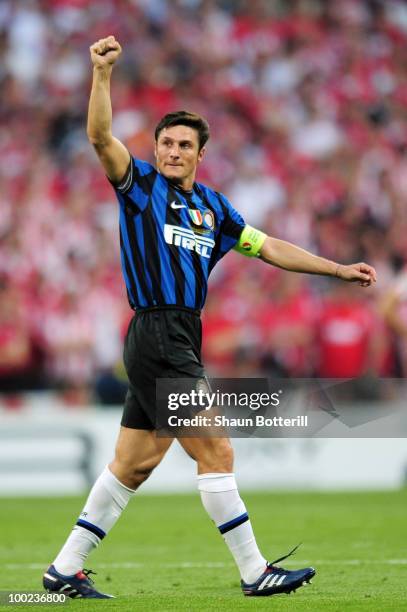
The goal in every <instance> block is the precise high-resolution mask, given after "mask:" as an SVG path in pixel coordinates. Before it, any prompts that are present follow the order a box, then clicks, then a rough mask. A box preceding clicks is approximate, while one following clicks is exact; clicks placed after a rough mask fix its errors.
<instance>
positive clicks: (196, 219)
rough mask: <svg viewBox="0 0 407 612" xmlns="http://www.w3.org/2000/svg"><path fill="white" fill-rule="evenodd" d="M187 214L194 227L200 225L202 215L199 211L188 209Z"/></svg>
mask: <svg viewBox="0 0 407 612" xmlns="http://www.w3.org/2000/svg"><path fill="white" fill-rule="evenodd" d="M188 212H189V216H190V217H191V219H192V223H193V224H194V225H202V214H201V211H200V210H198V209H197V208H190V209H189V210H188Z"/></svg>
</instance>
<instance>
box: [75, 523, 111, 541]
mask: <svg viewBox="0 0 407 612" xmlns="http://www.w3.org/2000/svg"><path fill="white" fill-rule="evenodd" d="M76 524H77V525H78V527H83V528H84V529H87V530H88V531H91V532H92V533H94V534H95V535H97V537H98V538H100V539H101V540H103V538H104V537H105V535H106V533H105V532H104V531H103V529H100V527H97V526H96V525H93V524H92V523H88V521H84V520H83V519H78V520H77V521H76Z"/></svg>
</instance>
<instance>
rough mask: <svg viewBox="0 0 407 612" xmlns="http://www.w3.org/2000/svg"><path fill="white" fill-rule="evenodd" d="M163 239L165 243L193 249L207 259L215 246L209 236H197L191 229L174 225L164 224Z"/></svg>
mask: <svg viewBox="0 0 407 612" xmlns="http://www.w3.org/2000/svg"><path fill="white" fill-rule="evenodd" d="M164 239H165V242H166V243H167V244H173V245H174V246H177V247H182V248H184V249H188V250H189V251H195V252H196V253H198V255H201V256H202V257H206V258H208V259H209V257H210V256H211V252H212V249H213V247H214V246H215V241H214V240H212V239H211V238H207V237H206V236H197V235H196V234H194V232H193V231H192V230H191V229H189V228H186V227H177V226H176V225H168V224H166V225H164Z"/></svg>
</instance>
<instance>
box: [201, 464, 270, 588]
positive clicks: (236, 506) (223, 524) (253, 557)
mask: <svg viewBox="0 0 407 612" xmlns="http://www.w3.org/2000/svg"><path fill="white" fill-rule="evenodd" d="M198 489H199V491H200V493H201V499H202V503H203V505H204V508H205V510H206V511H207V513H208V514H209V516H210V517H211V519H212V520H213V521H214V522H215V524H216V526H217V527H218V529H219V531H220V533H221V534H222V536H223V538H224V540H225V542H226V544H227V545H228V547H229V550H230V552H231V553H232V555H233V557H234V559H235V561H236V564H237V566H238V568H239V571H240V575H241V577H242V580H244V581H245V582H247V583H248V584H251V583H253V582H255V581H256V580H257V579H258V578H259V576H260V575H261V574H262V573H263V572H264V569H265V567H266V563H267V561H266V559H265V558H264V557H263V555H262V554H261V553H260V551H259V549H258V547H257V544H256V539H255V537H254V533H253V529H252V526H251V523H250V520H249V517H248V514H247V511H246V507H245V505H244V503H243V501H242V500H241V498H240V495H239V491H238V490H237V484H236V479H235V476H234V474H220V473H217V474H202V475H201V476H198Z"/></svg>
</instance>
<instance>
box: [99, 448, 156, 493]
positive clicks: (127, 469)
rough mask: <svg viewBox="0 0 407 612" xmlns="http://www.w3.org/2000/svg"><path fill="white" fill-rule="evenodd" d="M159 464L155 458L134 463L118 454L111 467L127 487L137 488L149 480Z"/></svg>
mask: <svg viewBox="0 0 407 612" xmlns="http://www.w3.org/2000/svg"><path fill="white" fill-rule="evenodd" d="M157 464H158V461H157V462H156V461H154V460H150V461H145V462H143V463H134V462H132V461H126V460H124V459H121V458H119V457H117V456H116V457H115V458H114V460H113V461H112V463H111V464H110V466H109V467H110V469H111V471H112V472H113V474H114V475H115V476H116V478H118V479H119V480H120V482H122V483H123V484H124V485H125V486H126V487H129V488H130V489H137V488H138V487H139V486H140V485H141V484H143V482H145V481H146V480H147V478H148V477H149V476H150V474H151V473H152V472H153V470H154V468H155V467H156V465H157Z"/></svg>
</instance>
